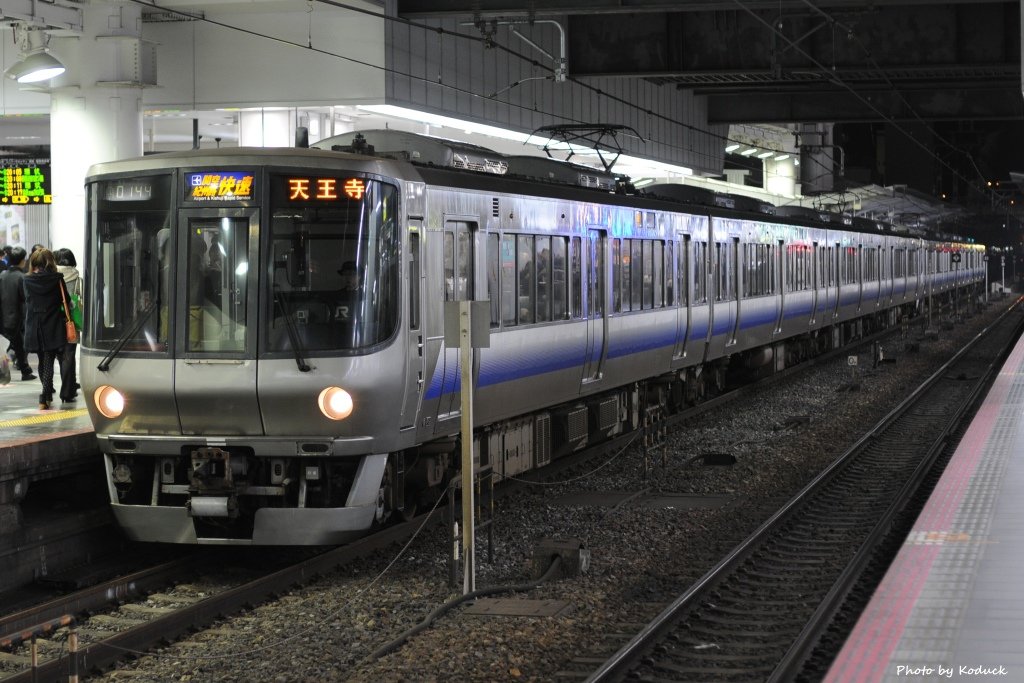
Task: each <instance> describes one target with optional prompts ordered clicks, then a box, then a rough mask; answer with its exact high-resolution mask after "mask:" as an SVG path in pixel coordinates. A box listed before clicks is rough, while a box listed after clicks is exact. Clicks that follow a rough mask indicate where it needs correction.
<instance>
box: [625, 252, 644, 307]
mask: <svg viewBox="0 0 1024 683" xmlns="http://www.w3.org/2000/svg"><path fill="white" fill-rule="evenodd" d="M629 251H630V253H629V265H630V272H629V275H630V282H629V301H630V306H629V307H630V310H633V311H639V310H640V309H641V308H643V288H644V273H643V262H644V248H643V240H632V241H631V242H630V245H629Z"/></svg>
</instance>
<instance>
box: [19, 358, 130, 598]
mask: <svg viewBox="0 0 1024 683" xmlns="http://www.w3.org/2000/svg"><path fill="white" fill-rule="evenodd" d="M0 341H2V338H0ZM19 376H20V373H17V372H16V373H15V378H14V379H12V381H11V382H10V383H9V384H5V385H0V594H2V593H3V592H4V591H8V590H13V589H16V588H17V587H18V586H21V585H24V584H25V583H27V582H30V581H33V580H35V579H38V578H40V577H43V576H46V575H47V574H52V573H53V572H55V571H60V570H62V569H64V568H66V567H69V566H72V565H73V564H75V563H77V562H81V561H82V558H83V557H87V556H89V555H90V554H92V553H95V552H96V550H95V549H97V548H103V547H105V546H109V545H111V542H112V541H111V540H108V537H111V536H113V539H116V538H117V534H116V533H115V534H113V535H112V534H111V533H110V532H111V530H112V529H113V525H112V517H111V515H110V512H109V509H108V508H109V506H105V505H103V501H104V500H105V499H107V493H106V486H105V484H104V477H103V460H102V457H101V455H100V451H99V447H98V446H97V443H96V433H95V432H94V431H93V428H92V424H91V423H90V421H89V415H88V412H87V411H86V409H85V402H84V400H85V396H83V395H82V394H81V393H79V397H78V400H77V401H75V402H73V403H67V404H64V406H65V407H64V409H61V404H60V402H59V401H57V403H56V404H55V408H52V409H50V410H40V409H39V392H40V390H41V388H42V385H41V384H40V382H39V380H38V379H33V380H25V381H23V380H21V379H19Z"/></svg>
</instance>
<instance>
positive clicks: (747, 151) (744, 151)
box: [740, 147, 757, 157]
mask: <svg viewBox="0 0 1024 683" xmlns="http://www.w3.org/2000/svg"><path fill="white" fill-rule="evenodd" d="M756 151H757V148H756V147H751V148H749V149H745V150H743V151H742V152H740V154H742V155H743V156H745V157H749V156H750V155H751V154H753V153H754V152H756Z"/></svg>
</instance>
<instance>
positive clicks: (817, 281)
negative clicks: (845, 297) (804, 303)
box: [811, 242, 821, 327]
mask: <svg viewBox="0 0 1024 683" xmlns="http://www.w3.org/2000/svg"><path fill="white" fill-rule="evenodd" d="M820 292H821V263H820V262H819V261H818V243H817V242H812V243H811V327H814V326H815V325H817V323H818V298H819V296H820Z"/></svg>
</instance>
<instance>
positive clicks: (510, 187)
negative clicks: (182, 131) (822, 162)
mask: <svg viewBox="0 0 1024 683" xmlns="http://www.w3.org/2000/svg"><path fill="white" fill-rule="evenodd" d="M338 152H343V153H346V154H349V155H352V156H351V157H350V159H351V160H352V161H358V163H359V165H360V166H363V167H364V169H363V170H367V171H371V172H376V173H379V174H381V175H396V174H397V176H398V177H402V178H405V179H411V178H412V177H414V176H410V175H409V174H408V173H405V172H403V171H401V170H400V168H399V167H396V166H394V165H393V164H394V161H399V162H407V163H410V164H412V166H413V167H414V168H415V170H416V172H418V173H419V174H420V175H421V176H423V177H424V179H425V180H428V182H431V181H432V182H443V183H445V184H453V185H458V186H465V187H469V188H477V189H481V190H487V191H506V192H520V193H523V194H538V195H539V196H552V197H558V196H564V197H566V198H572V199H581V200H584V201H586V199H585V197H584V195H581V194H577V193H578V192H586V191H590V192H594V191H597V192H601V193H603V194H606V195H614V198H615V199H614V201H615V203H620V204H623V205H626V206H636V207H639V206H644V205H646V206H650V204H649V202H650V201H655V202H665V203H669V204H676V205H688V206H689V207H693V208H697V207H706V208H707V209H710V208H715V209H719V210H726V211H729V212H736V213H738V214H745V215H748V216H751V217H755V216H761V217H762V218H761V220H767V219H765V218H763V217H764V216H772V215H777V216H780V217H784V218H786V219H788V220H787V222H789V221H793V222H795V223H797V224H805V225H810V226H813V227H827V226H832V227H839V228H843V229H849V230H853V231H857V232H867V233H876V234H877V233H881V234H896V235H901V236H906V237H921V238H927V239H936V240H939V241H941V240H942V239H943V237H941V236H936V235H933V234H932V233H931V232H930V231H926V230H922V229H920V228H907V227H904V226H898V225H890V224H888V223H883V222H879V221H875V220H871V219H867V218H860V217H853V216H850V215H848V214H840V213H836V212H830V211H826V210H822V209H814V208H810V207H799V206H780V207H775V206H773V205H771V204H769V203H768V202H765V201H762V200H758V199H755V198H752V197H747V196H743V195H733V194H727V193H722V192H714V191H712V190H709V189H705V188H700V187H694V186H692V185H683V184H679V183H659V184H654V185H649V186H647V187H645V188H643V190H642V191H636V190H635V189H633V188H632V187H631V185H629V183H628V178H625V177H623V176H617V175H615V174H613V173H609V172H606V171H602V170H599V169H595V168H592V167H589V166H583V165H580V164H574V163H571V162H568V161H561V160H558V159H551V158H545V157H533V156H525V155H523V156H517V155H506V154H502V153H500V152H496V151H494V150H491V149H488V148H485V147H481V146H479V145H474V144H470V143H465V142H459V141H455V140H446V139H443V138H436V137H430V136H426V135H419V134H417V133H410V132H406V131H398V130H390V129H384V130H367V131H353V132H350V133H344V134H342V135H336V136H333V137H330V138H326V139H324V140H320V141H319V142H317V143H315V144H314V145H312V146H311V147H309V148H293V147H283V148H264V147H259V148H256V147H234V148H223V149H221V148H218V149H200V150H185V151H179V152H163V153H159V154H153V155H148V156H145V157H139V158H136V159H129V160H121V161H112V162H105V163H100V164H95V165H94V166H92V167H90V169H89V174H88V175H89V176H93V175H97V174H105V173H117V174H126V173H132V172H139V171H146V170H148V171H152V170H153V169H154V168H165V169H172V168H180V167H184V166H189V167H202V166H204V165H209V166H216V165H224V164H232V165H236V164H237V165H243V164H245V165H248V164H254V165H255V164H269V165H275V164H280V165H282V166H284V165H302V164H311V163H312V164H315V165H320V164H323V165H325V166H327V165H330V164H331V163H332V162H334V161H336V160H337V156H336V155H337V153H338ZM406 168H409V169H410V171H413V168H410V167H406ZM467 171H469V172H470V173H469V174H468V175H465V174H466V172H467ZM449 173H454V174H464V175H461V176H460V175H451V176H449V175H448V174H449ZM456 178H459V180H456ZM474 178H475V180H474ZM499 178H501V182H502V185H501V187H497V186H495V185H494V181H497V180H498V179H499ZM518 183H523V184H522V185H518ZM531 183H532V184H531ZM538 183H540V184H543V185H544V186H545V187H546V188H547V189H545V190H544V191H538V189H537V188H538ZM559 188H564V189H559ZM608 199H611V197H608ZM590 201H593V198H592V197H591V199H590ZM947 239H949V238H948V237H947ZM953 239H955V238H953Z"/></svg>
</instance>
